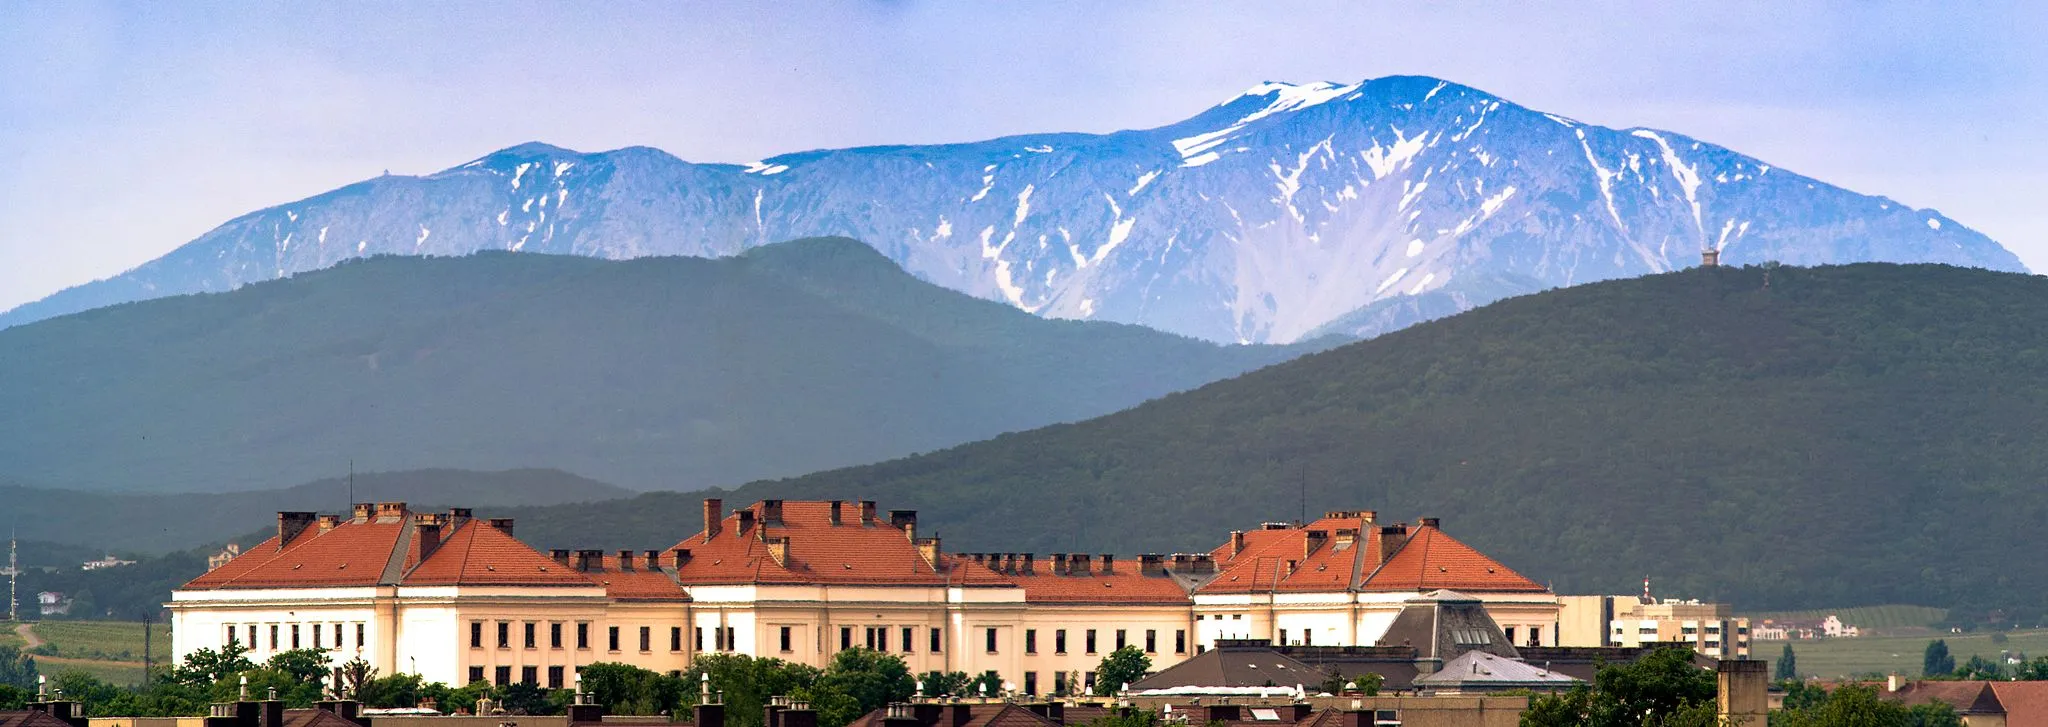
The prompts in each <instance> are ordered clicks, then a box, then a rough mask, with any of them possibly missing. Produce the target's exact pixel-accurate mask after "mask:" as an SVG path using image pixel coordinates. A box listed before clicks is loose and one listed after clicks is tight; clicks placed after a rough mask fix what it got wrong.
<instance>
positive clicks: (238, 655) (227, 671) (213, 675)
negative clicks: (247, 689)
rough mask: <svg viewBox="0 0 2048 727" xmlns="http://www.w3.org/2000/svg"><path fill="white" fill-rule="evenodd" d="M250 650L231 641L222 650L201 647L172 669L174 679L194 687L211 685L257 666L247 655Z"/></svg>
mask: <svg viewBox="0 0 2048 727" xmlns="http://www.w3.org/2000/svg"><path fill="white" fill-rule="evenodd" d="M248 653H249V650H248V649H247V648H245V647H243V646H242V645H241V644H239V643H234V642H229V643H228V645H226V646H223V647H221V649H220V651H214V650H212V649H199V650H197V651H194V652H192V653H190V654H186V655H185V663H183V664H180V665H179V666H178V667H177V668H175V669H172V670H171V673H170V676H171V678H172V679H173V680H175V681H177V682H179V683H182V684H186V685H189V686H194V687H211V686H213V685H214V684H216V683H219V682H220V681H222V680H225V679H227V678H228V677H230V676H234V675H236V674H240V673H242V672H245V671H249V670H250V669H254V668H256V664H254V663H253V662H250V661H249V659H248V657H247V656H245V655H246V654H248Z"/></svg>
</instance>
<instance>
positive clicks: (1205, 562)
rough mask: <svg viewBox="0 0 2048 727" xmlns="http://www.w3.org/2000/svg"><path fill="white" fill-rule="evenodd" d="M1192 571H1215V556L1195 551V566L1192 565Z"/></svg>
mask: <svg viewBox="0 0 2048 727" xmlns="http://www.w3.org/2000/svg"><path fill="white" fill-rule="evenodd" d="M1193 572H1195V573H1215V572H1216V558H1215V556H1212V555H1209V554H1208V553H1196V554H1195V567H1194V571H1193Z"/></svg>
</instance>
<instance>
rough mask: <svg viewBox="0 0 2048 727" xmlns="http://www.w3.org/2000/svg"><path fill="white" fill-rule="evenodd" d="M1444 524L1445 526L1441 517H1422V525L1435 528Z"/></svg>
mask: <svg viewBox="0 0 2048 727" xmlns="http://www.w3.org/2000/svg"><path fill="white" fill-rule="evenodd" d="M1442 526H1443V521H1442V520H1439V519H1437V518H1433V517H1426V518H1423V519H1422V527H1425V528H1435V527H1442Z"/></svg>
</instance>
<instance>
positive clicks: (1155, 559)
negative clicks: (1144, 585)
mask: <svg viewBox="0 0 2048 727" xmlns="http://www.w3.org/2000/svg"><path fill="white" fill-rule="evenodd" d="M1164 557H1165V556H1162V555H1160V554H1158V553H1142V554H1139V555H1138V573H1139V575H1148V576H1157V575H1165V574H1166V565H1165V563H1164V562H1163V559H1164Z"/></svg>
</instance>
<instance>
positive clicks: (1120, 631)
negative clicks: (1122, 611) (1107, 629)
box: [1116, 629, 1125, 649]
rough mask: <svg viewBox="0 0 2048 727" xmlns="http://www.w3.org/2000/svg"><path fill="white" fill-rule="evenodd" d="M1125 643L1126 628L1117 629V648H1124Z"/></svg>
mask: <svg viewBox="0 0 2048 727" xmlns="http://www.w3.org/2000/svg"><path fill="white" fill-rule="evenodd" d="M1124 643H1125V642H1124V630H1123V629H1117V630H1116V648H1119V649H1121V648H1124Z"/></svg>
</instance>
